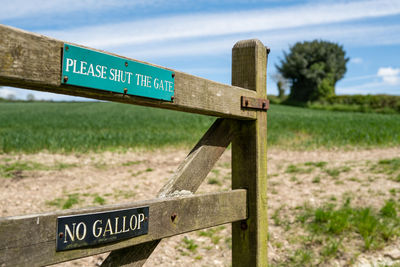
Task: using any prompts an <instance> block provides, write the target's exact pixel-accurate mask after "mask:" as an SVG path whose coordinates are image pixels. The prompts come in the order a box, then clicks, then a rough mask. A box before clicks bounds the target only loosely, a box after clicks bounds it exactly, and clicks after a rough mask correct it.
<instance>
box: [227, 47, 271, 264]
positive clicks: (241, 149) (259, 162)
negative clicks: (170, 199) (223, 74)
mask: <svg viewBox="0 0 400 267" xmlns="http://www.w3.org/2000/svg"><path fill="white" fill-rule="evenodd" d="M266 73H267V49H266V47H265V46H264V45H263V44H262V43H261V42H260V41H259V40H245V41H239V42H237V43H236V44H235V46H234V47H233V49H232V85H234V86H240V87H243V88H246V89H249V90H253V91H256V92H257V98H263V99H266V97H267V94H266V75H267V74H266ZM236 127H237V129H236V131H235V132H236V135H235V136H234V137H233V141H232V189H238V188H244V189H247V196H248V219H247V220H244V221H241V222H234V223H232V266H233V267H235V266H267V265H268V254H267V245H268V240H267V237H268V218H267V112H266V111H265V110H260V111H257V116H256V120H251V121H237V125H236Z"/></svg>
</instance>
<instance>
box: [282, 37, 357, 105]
mask: <svg viewBox="0 0 400 267" xmlns="http://www.w3.org/2000/svg"><path fill="white" fill-rule="evenodd" d="M345 56H346V52H345V51H344V50H343V47H342V46H340V45H338V44H335V43H331V42H327V41H321V40H314V41H312V42H303V43H300V42H298V43H296V44H295V45H294V46H292V47H290V52H289V53H286V52H284V58H283V59H281V60H280V65H275V67H276V68H277V69H278V71H279V72H280V73H281V74H282V76H283V77H284V78H286V79H289V81H290V82H291V90H290V96H289V98H290V99H291V100H295V101H300V102H306V101H315V100H319V99H322V98H325V97H328V96H331V95H334V94H335V85H336V82H337V81H339V80H340V79H342V78H343V76H344V74H345V73H346V70H347V69H346V63H347V61H349V58H346V57H345Z"/></svg>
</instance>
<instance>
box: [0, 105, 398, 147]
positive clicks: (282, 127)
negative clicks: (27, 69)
mask: <svg viewBox="0 0 400 267" xmlns="http://www.w3.org/2000/svg"><path fill="white" fill-rule="evenodd" d="M214 120H215V118H213V117H207V116H200V115H195V114H185V113H181V112H175V111H169V110H161V109H151V108H145V107H138V106H131V105H124V104H115V103H104V102H89V103H49V102H32V103H0V153H8V152H27V153H35V152H38V151H43V150H47V151H50V152H90V151H104V150H112V151H113V150H124V149H128V148H146V149H154V148H159V147H190V146H191V145H193V144H194V143H195V142H196V141H197V140H198V139H199V138H200V137H201V135H202V134H203V133H204V132H205V131H206V130H207V128H208V127H209V126H210V125H211V124H212V122H213V121H214ZM268 144H269V145H270V146H273V147H282V148H287V149H315V148H336V147H341V148H351V147H358V148H360V147H363V148H371V147H390V146H396V145H399V144H400V115H399V114H390V115H389V114H387V115H383V114H370V113H369V114H366V113H354V112H334V111H322V110H311V109H305V108H297V107H288V106H280V105H271V109H270V110H269V111H268Z"/></svg>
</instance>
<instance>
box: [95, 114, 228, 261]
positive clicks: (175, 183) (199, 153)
mask: <svg viewBox="0 0 400 267" xmlns="http://www.w3.org/2000/svg"><path fill="white" fill-rule="evenodd" d="M231 126H232V121H231V120H229V119H217V120H216V121H215V122H214V124H213V125H212V126H211V127H210V129H208V131H207V132H206V133H205V134H204V136H203V137H202V138H201V139H200V141H199V142H198V143H197V144H196V146H195V147H194V148H193V149H192V151H191V152H190V153H189V154H188V155H187V157H186V158H185V160H184V161H183V162H182V163H181V164H180V165H179V167H178V169H177V170H176V171H175V173H174V175H173V176H172V178H171V179H170V180H169V181H168V182H167V184H165V185H164V186H163V188H161V190H160V191H159V193H158V197H168V196H170V195H173V194H174V193H179V192H181V191H190V192H191V193H194V192H196V191H197V189H198V188H199V186H200V184H201V183H202V182H203V180H204V179H205V178H206V177H207V175H208V173H209V172H210V171H211V169H212V168H213V166H214V165H215V163H216V162H217V161H218V159H219V158H220V157H221V155H222V153H224V151H225V149H226V148H227V147H228V145H229V144H230V142H231V139H232V127H231ZM160 241H161V240H157V241H152V242H150V243H146V244H140V245H137V246H134V247H131V248H124V249H121V250H115V251H112V252H111V253H110V255H109V256H108V257H107V259H106V260H105V261H104V262H103V264H102V266H132V267H133V266H135V267H138V266H142V265H143V264H144V263H145V262H146V259H147V258H148V257H149V256H150V255H151V253H152V252H153V251H154V249H155V248H156V247H157V245H158V244H159V242H160ZM145 255H147V257H146V256H145Z"/></svg>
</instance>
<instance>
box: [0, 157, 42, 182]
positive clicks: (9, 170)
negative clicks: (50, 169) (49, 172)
mask: <svg viewBox="0 0 400 267" xmlns="http://www.w3.org/2000/svg"><path fill="white" fill-rule="evenodd" d="M43 169H46V167H45V166H44V165H42V164H40V163H37V162H32V161H16V162H12V163H11V162H6V163H5V164H0V176H2V177H5V178H11V177H16V176H20V174H21V172H22V171H32V170H43Z"/></svg>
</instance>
